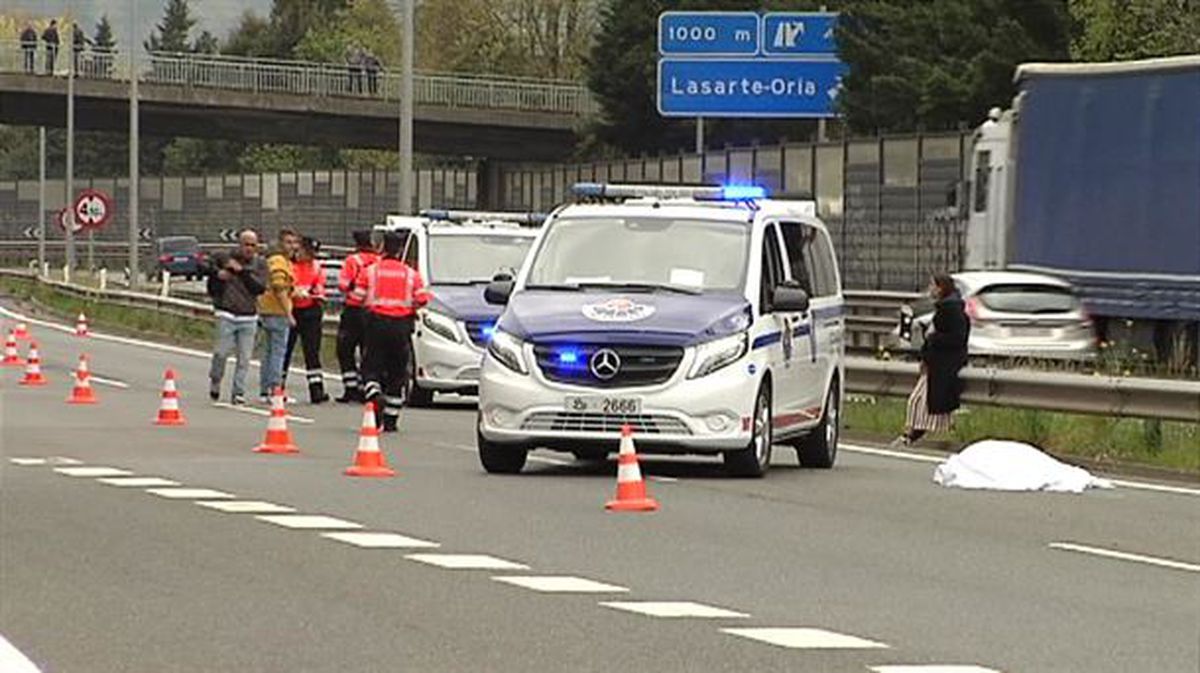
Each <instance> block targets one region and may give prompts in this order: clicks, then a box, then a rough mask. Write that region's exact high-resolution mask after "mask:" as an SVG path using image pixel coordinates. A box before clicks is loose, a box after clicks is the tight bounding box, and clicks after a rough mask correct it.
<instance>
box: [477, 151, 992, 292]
mask: <svg viewBox="0 0 1200 673" xmlns="http://www.w3.org/2000/svg"><path fill="white" fill-rule="evenodd" d="M969 151H970V135H969V134H967V133H944V134H929V135H918V136H905V137H885V138H872V139H866V140H846V141H841V142H834V143H784V144H781V145H764V146H756V147H749V148H726V149H721V150H709V151H706V152H704V153H702V154H678V155H671V156H659V157H642V158H637V159H618V160H612V161H599V162H591V163H580V164H572V165H566V166H553V167H544V166H529V167H515V168H511V169H508V170H505V171H504V174H503V175H502V182H501V186H500V188H501V202H502V204H503V205H504V207H505V208H506V209H512V210H545V209H547V208H550V207H552V206H553V205H555V204H557V203H562V202H563V201H564V200H566V199H567V198H568V197H569V190H570V187H571V185H572V184H573V183H575V182H579V181H601V182H603V181H610V182H662V183H668V184H697V183H706V184H712V183H748V182H753V183H756V184H760V185H763V186H765V187H767V188H769V189H770V190H771V191H772V192H773V193H777V194H794V195H797V196H798V197H802V198H813V199H815V200H816V204H817V212H818V214H819V215H820V216H821V218H822V219H823V220H824V221H825V222H826V224H828V225H829V228H830V233H831V234H832V235H833V239H834V245H835V247H836V248H837V252H838V256H839V261H840V263H841V264H840V265H841V269H842V277H843V283H844V285H845V286H846V287H851V288H856V289H875V290H900V291H911V290H916V289H918V288H920V287H922V286H923V285H924V284H925V282H926V281H927V280H928V277H929V273H930V272H931V271H956V270H958V269H959V268H961V264H962V245H963V233H964V231H963V224H962V223H961V222H960V221H959V218H957V217H956V216H955V213H954V211H953V209H951V208H948V207H947V197H948V194H949V192H951V190H953V189H954V188H955V187H956V185H957V184H958V182H959V181H961V180H963V179H964V176H965V173H966V170H967V168H966V167H967V163H968V162H967V156H968V153H969Z"/></svg>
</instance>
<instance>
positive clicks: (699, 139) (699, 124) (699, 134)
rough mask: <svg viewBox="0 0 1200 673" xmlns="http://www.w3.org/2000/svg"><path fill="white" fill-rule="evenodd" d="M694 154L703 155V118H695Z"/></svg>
mask: <svg viewBox="0 0 1200 673" xmlns="http://www.w3.org/2000/svg"><path fill="white" fill-rule="evenodd" d="M696 154H704V117H696Z"/></svg>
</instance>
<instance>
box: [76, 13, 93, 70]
mask: <svg viewBox="0 0 1200 673" xmlns="http://www.w3.org/2000/svg"><path fill="white" fill-rule="evenodd" d="M91 43H92V41H91V40H89V39H88V36H87V35H84V34H83V29H82V28H80V27H79V24H78V23H73V24H71V58H73V59H75V61H74V63H75V75H76V76H82V77H86V76H88V75H89V74H90V73H85V72H83V71H84V67H83V52H84V50H86V49H87V47H88V45H89V44H91Z"/></svg>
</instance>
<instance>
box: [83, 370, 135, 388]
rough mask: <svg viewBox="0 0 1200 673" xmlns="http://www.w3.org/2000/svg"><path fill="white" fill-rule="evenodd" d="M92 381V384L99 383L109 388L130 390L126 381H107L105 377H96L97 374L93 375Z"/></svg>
mask: <svg viewBox="0 0 1200 673" xmlns="http://www.w3.org/2000/svg"><path fill="white" fill-rule="evenodd" d="M91 380H92V383H99V384H100V385H102V386H109V387H112V388H121V389H126V388H129V384H128V383H125V382H124V381H118V380H116V379H106V378H104V377H103V376H96V375H95V374H92V375H91Z"/></svg>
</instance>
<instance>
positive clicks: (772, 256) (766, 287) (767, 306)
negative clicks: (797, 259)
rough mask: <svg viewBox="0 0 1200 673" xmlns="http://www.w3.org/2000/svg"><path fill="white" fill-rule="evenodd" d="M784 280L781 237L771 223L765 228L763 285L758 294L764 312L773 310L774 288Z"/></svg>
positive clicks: (759, 303)
mask: <svg viewBox="0 0 1200 673" xmlns="http://www.w3.org/2000/svg"><path fill="white" fill-rule="evenodd" d="M784 280H785V276H784V272H783V256H782V255H781V254H780V252H779V237H778V235H777V234H776V233H775V225H773V224H769V225H767V227H766V228H765V229H763V250H762V287H761V288H760V289H759V295H758V305H759V307H760V308H761V310H762V312H763V313H767V312H768V311H770V310H771V297H772V296H773V295H774V290H775V288H776V287H778V286H779V285H780V284H781V283H783V281H784Z"/></svg>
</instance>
